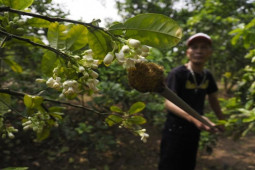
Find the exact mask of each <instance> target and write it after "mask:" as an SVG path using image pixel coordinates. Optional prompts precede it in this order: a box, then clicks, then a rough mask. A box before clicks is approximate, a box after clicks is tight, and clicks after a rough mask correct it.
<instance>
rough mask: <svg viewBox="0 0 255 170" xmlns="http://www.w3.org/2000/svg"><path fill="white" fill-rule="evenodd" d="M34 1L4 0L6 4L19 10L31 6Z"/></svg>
mask: <svg viewBox="0 0 255 170" xmlns="http://www.w3.org/2000/svg"><path fill="white" fill-rule="evenodd" d="M33 2H34V0H2V3H3V4H4V5H6V6H9V7H11V8H13V9H18V10H23V9H25V8H27V7H29V6H30V5H32V3H33Z"/></svg>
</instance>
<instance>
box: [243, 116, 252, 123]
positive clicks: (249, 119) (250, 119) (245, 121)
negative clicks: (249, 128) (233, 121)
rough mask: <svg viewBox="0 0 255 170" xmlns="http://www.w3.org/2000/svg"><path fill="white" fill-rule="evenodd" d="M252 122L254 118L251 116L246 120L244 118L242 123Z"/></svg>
mask: <svg viewBox="0 0 255 170" xmlns="http://www.w3.org/2000/svg"><path fill="white" fill-rule="evenodd" d="M253 121H255V117H254V116H251V117H248V118H244V119H243V122H244V123H248V122H253Z"/></svg>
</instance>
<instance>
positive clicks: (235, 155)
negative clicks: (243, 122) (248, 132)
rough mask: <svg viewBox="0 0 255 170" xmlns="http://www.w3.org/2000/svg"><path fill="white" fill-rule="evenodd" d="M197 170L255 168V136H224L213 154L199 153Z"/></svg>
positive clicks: (251, 169)
mask: <svg viewBox="0 0 255 170" xmlns="http://www.w3.org/2000/svg"><path fill="white" fill-rule="evenodd" d="M196 170H255V136H247V137H245V138H243V139H241V140H238V141H233V139H231V138H226V137H222V138H221V139H219V141H218V144H217V146H216V147H215V148H214V151H213V153H212V154H211V155H208V154H205V153H202V152H200V153H199V155H198V161H197V168H196Z"/></svg>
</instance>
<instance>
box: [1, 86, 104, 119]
mask: <svg viewBox="0 0 255 170" xmlns="http://www.w3.org/2000/svg"><path fill="white" fill-rule="evenodd" d="M0 93H6V94H9V95H12V96H19V97H24V96H25V95H28V94H26V93H22V92H17V91H13V90H10V89H7V88H4V89H0ZM43 100H44V101H47V102H51V103H56V104H63V105H67V106H71V107H76V108H80V109H84V110H87V111H91V112H94V113H96V114H99V115H104V114H107V113H102V112H99V111H97V110H94V109H91V108H87V107H85V106H82V105H76V104H72V103H69V102H63V101H57V100H52V99H47V98H44V99H43Z"/></svg>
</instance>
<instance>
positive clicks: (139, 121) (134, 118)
mask: <svg viewBox="0 0 255 170" xmlns="http://www.w3.org/2000/svg"><path fill="white" fill-rule="evenodd" d="M127 121H128V122H130V123H132V124H136V125H141V124H144V123H146V119H145V118H144V117H142V116H132V117H131V118H129V119H128V120H127Z"/></svg>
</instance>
